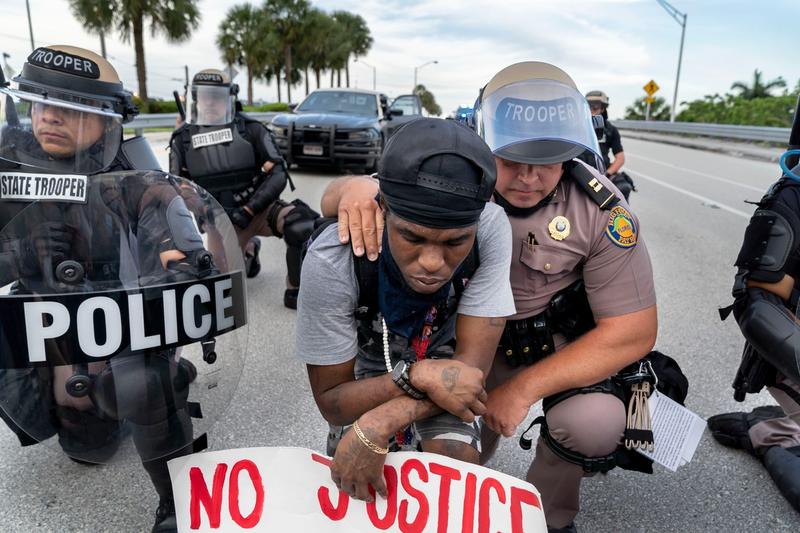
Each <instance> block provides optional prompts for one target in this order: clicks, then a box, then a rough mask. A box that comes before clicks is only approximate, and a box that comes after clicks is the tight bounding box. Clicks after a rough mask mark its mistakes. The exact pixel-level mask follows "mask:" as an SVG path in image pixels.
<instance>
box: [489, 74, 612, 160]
mask: <svg viewBox="0 0 800 533" xmlns="http://www.w3.org/2000/svg"><path fill="white" fill-rule="evenodd" d="M475 125H476V128H477V131H478V133H479V134H480V135H481V137H483V139H484V140H485V141H486V144H488V145H489V147H490V148H491V149H492V152H493V153H494V155H496V156H498V157H501V158H503V159H507V160H509V161H514V162H517V163H526V164H533V165H550V164H554V163H561V162H564V161H568V160H570V159H572V158H574V157H577V156H578V155H580V154H581V153H583V152H584V151H585V150H589V151H591V152H592V153H594V154H595V156H596V157H597V158H598V159H600V160H601V161H602V158H601V157H600V147H599V145H598V143H597V136H596V135H595V132H594V128H593V125H592V118H591V113H590V111H589V105H588V103H587V102H586V99H585V98H584V97H583V95H582V94H581V93H580V92H579V91H578V89H577V87H576V85H575V82H574V81H573V80H572V78H570V77H569V75H568V74H567V73H566V72H564V71H563V70H561V69H560V68H558V67H556V66H554V65H551V64H548V63H542V62H538V61H525V62H521V63H515V64H513V65H510V66H508V67H506V68H504V69H503V70H501V71H500V72H498V73H497V74H495V75H494V77H493V78H492V79H491V80H490V81H489V83H488V84H487V85H486V86H485V87H484V88H483V89H482V90H481V93H480V96H479V98H478V101H477V102H476V109H475Z"/></svg>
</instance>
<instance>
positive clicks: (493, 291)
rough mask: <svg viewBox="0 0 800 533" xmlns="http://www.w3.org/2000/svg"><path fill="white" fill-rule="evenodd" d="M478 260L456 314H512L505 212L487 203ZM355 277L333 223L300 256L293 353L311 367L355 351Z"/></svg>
mask: <svg viewBox="0 0 800 533" xmlns="http://www.w3.org/2000/svg"><path fill="white" fill-rule="evenodd" d="M477 239H478V252H479V255H480V264H479V266H478V269H477V270H476V271H475V274H474V275H473V276H472V278H471V279H470V281H469V283H468V284H467V288H466V289H465V290H464V294H462V295H461V300H460V301H459V302H458V313H459V314H462V315H469V316H479V317H506V316H511V315H513V314H514V312H515V309H514V297H513V295H512V293H511V283H510V282H509V279H510V278H509V270H510V266H511V226H510V224H509V222H508V218H507V217H506V214H505V213H504V212H503V210H502V209H501V208H500V207H499V206H497V205H495V204H491V203H489V204H486V207H485V208H484V210H483V213H481V218H480V220H479V222H478V236H477ZM357 305H358V281H357V280H356V275H355V270H354V268H353V253H352V251H351V248H350V245H349V244H347V245H343V244H340V243H339V236H338V233H337V230H336V225H335V224H334V225H331V227H328V228H326V229H325V230H324V231H323V232H322V233H321V234H320V235H319V236H318V237H317V238H316V239H314V242H313V243H312V245H311V247H310V248H309V250H308V254H307V255H306V257H305V259H304V260H303V272H302V276H301V283H300V296H299V298H298V303H297V343H296V346H297V357H299V358H300V360H301V361H303V362H304V363H307V364H312V365H336V364H340V363H344V362H346V361H349V360H350V359H353V358H354V357H355V356H356V353H357V350H358V344H357V334H356V319H355V314H354V313H355V309H356V307H357Z"/></svg>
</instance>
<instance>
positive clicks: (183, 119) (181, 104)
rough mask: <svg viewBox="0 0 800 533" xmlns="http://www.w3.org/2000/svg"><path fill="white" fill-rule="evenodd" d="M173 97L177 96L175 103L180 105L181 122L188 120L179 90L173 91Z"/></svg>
mask: <svg viewBox="0 0 800 533" xmlns="http://www.w3.org/2000/svg"><path fill="white" fill-rule="evenodd" d="M172 97H173V98H175V105H177V106H178V114H179V115H180V116H181V122H186V110H184V109H183V102H181V97H180V95H178V91H172Z"/></svg>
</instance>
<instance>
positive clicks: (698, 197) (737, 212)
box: [627, 168, 752, 220]
mask: <svg viewBox="0 0 800 533" xmlns="http://www.w3.org/2000/svg"><path fill="white" fill-rule="evenodd" d="M627 171H628V172H630V173H631V174H634V175H635V176H637V177H639V178H644V179H645V180H647V181H652V182H653V183H657V184H658V185H661V186H662V187H666V188H667V189H672V190H673V191H676V192H679V193H681V194H685V195H686V196H689V197H691V198H694V199H696V200H700V201H701V202H705V203H707V204H713V205H715V206H717V207H719V208H720V209H722V210H724V211H727V212H729V213H733V214H734V215H739V216H740V217H743V218H746V219H747V220H750V217H751V216H752V213H745V212H744V211H740V210H738V209H734V208H733V207H731V206H729V205H725V204H723V203H721V202H718V201H716V200H714V199H711V198H708V197H707V196H701V195H699V194H697V193H693V192H692V191H687V190H686V189H683V188H681V187H677V186H675V185H672V184H671V183H667V182H665V181H661V180H660V179H657V178H654V177H653V176H648V175H647V174H642V173H641V172H637V171H635V170H631V169H630V168H628V169H627Z"/></svg>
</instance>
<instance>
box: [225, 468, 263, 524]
mask: <svg viewBox="0 0 800 533" xmlns="http://www.w3.org/2000/svg"><path fill="white" fill-rule="evenodd" d="M242 470H246V471H247V473H248V474H249V475H250V481H251V482H252V483H253V488H254V489H255V491H256V503H255V505H254V506H253V510H252V511H251V512H250V514H249V515H248V516H247V517H243V516H242V512H241V509H239V472H241V471H242ZM228 484H229V485H230V490H229V492H228V508H229V511H230V513H231V518H232V519H233V521H234V522H236V523H237V524H239V525H240V526H241V527H243V528H244V529H250V528H251V527H253V526H255V525H256V524H258V522H259V521H260V520H261V513H262V512H263V511H264V484H263V483H262V481H261V472H259V471H258V467H257V466H256V464H255V463H254V462H253V461H249V460H247V459H245V460H242V461H238V462H237V463H236V464H235V465H233V468H231V475H230V478H229V481H228Z"/></svg>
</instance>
